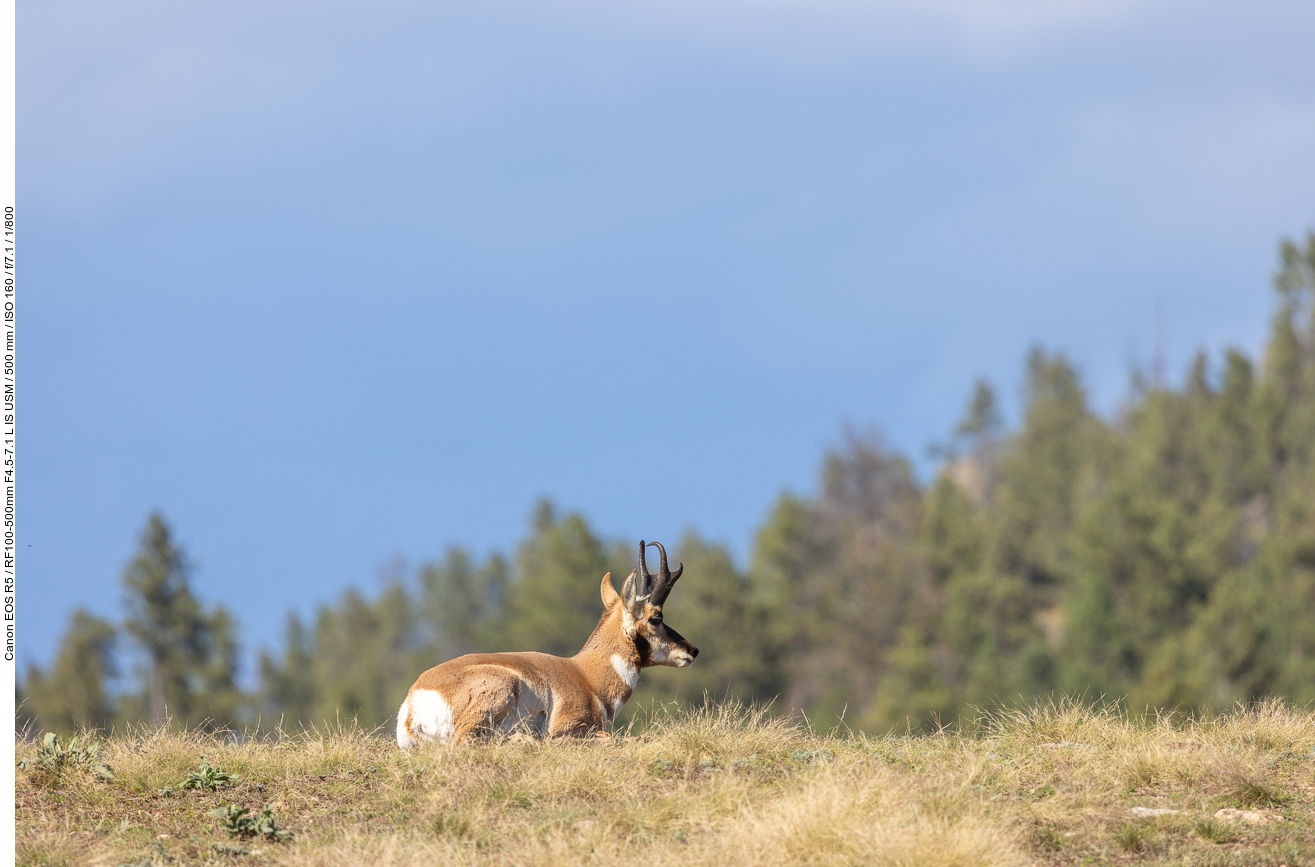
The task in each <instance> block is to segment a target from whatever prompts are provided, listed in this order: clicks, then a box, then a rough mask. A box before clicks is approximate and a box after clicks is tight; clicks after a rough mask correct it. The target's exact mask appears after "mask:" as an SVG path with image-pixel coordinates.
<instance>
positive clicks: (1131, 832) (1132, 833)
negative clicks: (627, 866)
mask: <svg viewBox="0 0 1315 867" xmlns="http://www.w3.org/2000/svg"><path fill="white" fill-rule="evenodd" d="M1147 838H1148V835H1147V833H1146V827H1145V826H1143V825H1138V824H1128V825H1124V826H1123V827H1121V828H1119V829H1118V830H1117V831H1115V832H1114V840H1115V842H1117V843H1118V844H1119V845H1120V846H1122V847H1123V848H1124V849H1126V850H1128V851H1129V852H1141V851H1143V850H1145V849H1146V848H1147V843H1148V840H1147Z"/></svg>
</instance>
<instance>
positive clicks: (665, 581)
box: [649, 542, 685, 605]
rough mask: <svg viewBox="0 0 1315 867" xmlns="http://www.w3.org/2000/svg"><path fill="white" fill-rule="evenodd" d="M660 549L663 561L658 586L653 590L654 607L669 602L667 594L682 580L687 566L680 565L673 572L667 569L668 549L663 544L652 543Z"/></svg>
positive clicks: (659, 552) (659, 571)
mask: <svg viewBox="0 0 1315 867" xmlns="http://www.w3.org/2000/svg"><path fill="white" fill-rule="evenodd" d="M649 544H651V545H654V546H656V547H657V549H658V555H659V557H660V559H661V568H660V569H659V570H658V580H657V586H655V587H654V588H653V593H652V599H651V600H650V601H651V602H652V604H654V605H661V604H662V603H663V602H666V601H667V594H668V593H670V592H671V588H672V587H673V586H675V584H676V582H677V581H679V580H680V576H681V573H683V572H684V571H685V564H684V563H680V564H678V565H677V566H676V571H675V572H672V571H671V570H670V569H668V568H667V549H666V548H663V547H662V543H661V542H650V543H649Z"/></svg>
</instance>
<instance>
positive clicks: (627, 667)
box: [612, 653, 639, 691]
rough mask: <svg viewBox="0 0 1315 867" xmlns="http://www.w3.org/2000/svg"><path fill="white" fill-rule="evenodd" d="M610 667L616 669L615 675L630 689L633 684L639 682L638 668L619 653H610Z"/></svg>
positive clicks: (633, 686) (632, 688)
mask: <svg viewBox="0 0 1315 867" xmlns="http://www.w3.org/2000/svg"><path fill="white" fill-rule="evenodd" d="M612 668H613V669H615V670H616V674H617V677H619V678H621V680H622V681H624V682H625V685H626V686H627V687H629V688H630V689H631V690H632V691H633V690H634V688H635V684H637V683H639V669H638V668H636V667H635V665H634V663H632V662H631V661H630V660H628V659H623V658H622V657H621V654H619V653H613V654H612Z"/></svg>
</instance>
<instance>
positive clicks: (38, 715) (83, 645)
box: [18, 608, 118, 733]
mask: <svg viewBox="0 0 1315 867" xmlns="http://www.w3.org/2000/svg"><path fill="white" fill-rule="evenodd" d="M117 638H118V636H117V633H116V632H115V630H114V626H113V625H112V624H111V623H110V622H109V621H106V620H102V619H101V618H99V617H96V616H95V615H93V614H90V613H88V612H87V611H85V610H83V609H81V608H79V609H77V610H75V611H74V612H73V615H72V616H71V617H70V618H69V625H68V630H67V631H66V632H65V633H64V637H63V639H62V640H61V641H60V645H59V651H58V653H57V655H56V657H55V663H54V665H53V666H52V667H51V669H50V671H43V670H42V669H40V668H39V667H37V666H35V665H29V666H28V669H27V675H26V677H25V678H24V680H23V683H22V687H21V689H22V693H23V698H22V699H20V701H19V703H18V704H19V707H18V727H19V729H20V730H22V729H23V728H24V727H25V726H31V727H32V728H33V729H35V730H38V731H53V732H64V733H69V732H77V731H79V730H82V729H108V728H109V727H110V725H111V723H112V722H113V719H114V713H115V703H114V701H113V698H112V697H111V695H110V692H109V683H108V682H109V681H110V680H111V679H113V678H114V677H116V676H117V675H118V666H117V664H116V660H115V656H114V648H115V643H116V641H117Z"/></svg>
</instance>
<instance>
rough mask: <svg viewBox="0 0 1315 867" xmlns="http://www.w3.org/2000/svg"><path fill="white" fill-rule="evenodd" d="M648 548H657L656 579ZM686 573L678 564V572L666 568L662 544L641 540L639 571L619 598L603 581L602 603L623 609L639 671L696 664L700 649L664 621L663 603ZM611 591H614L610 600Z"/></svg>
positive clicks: (629, 578) (631, 578)
mask: <svg viewBox="0 0 1315 867" xmlns="http://www.w3.org/2000/svg"><path fill="white" fill-rule="evenodd" d="M648 545H652V546H653V547H654V548H657V549H658V556H659V558H660V561H661V565H660V566H659V571H658V574H657V575H656V576H653V575H650V574H649V572H648V564H647V563H646V562H645V561H644V549H645V547H647V546H648ZM684 571H685V566H684V564H680V565H677V566H676V571H675V572H672V571H671V570H670V569H668V568H667V550H666V549H665V548H663V547H662V545H661V543H659V542H648V543H645V542H643V541H640V543H639V569H638V570H637V571H635V572H631V573H630V577H628V578H626V583H625V585H624V586H623V587H622V588H621V595H620V597H617V596H616V591H615V590H612V582H611V580H610V579H604V581H603V602H604V603H605V604H607V605H608V607H609V608H610V607H611V606H612V605H614V604H615V605H618V606H620V608H621V617H622V621H623V624H624V629H625V634H626V637H627V638H628V639H630V640H631V641H633V642H634V645H635V651H636V652H637V653H638V654H639V667H640V668H647V667H648V666H650V665H670V666H672V667H674V668H685V667H686V666H689V665H693V664H694V657H696V656H698V655H699V649H698V648H697V647H695V646H694V645H692V644H690V643H689V642H688V641H686V640H685V637H684V636H683V635H681V634H680V633H679V632H677V631H676V630H674V629H672V628H671V627H670V626H668V625H667V624H666V622H665V621H664V620H663V619H662V603H664V602H666V601H667V594H669V593H670V592H671V588H672V586H673V585H675V583H676V581H677V580H679V578H680V574H681V573H682V572H684ZM608 590H612V593H611V598H609V594H608V592H607V591H608Z"/></svg>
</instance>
